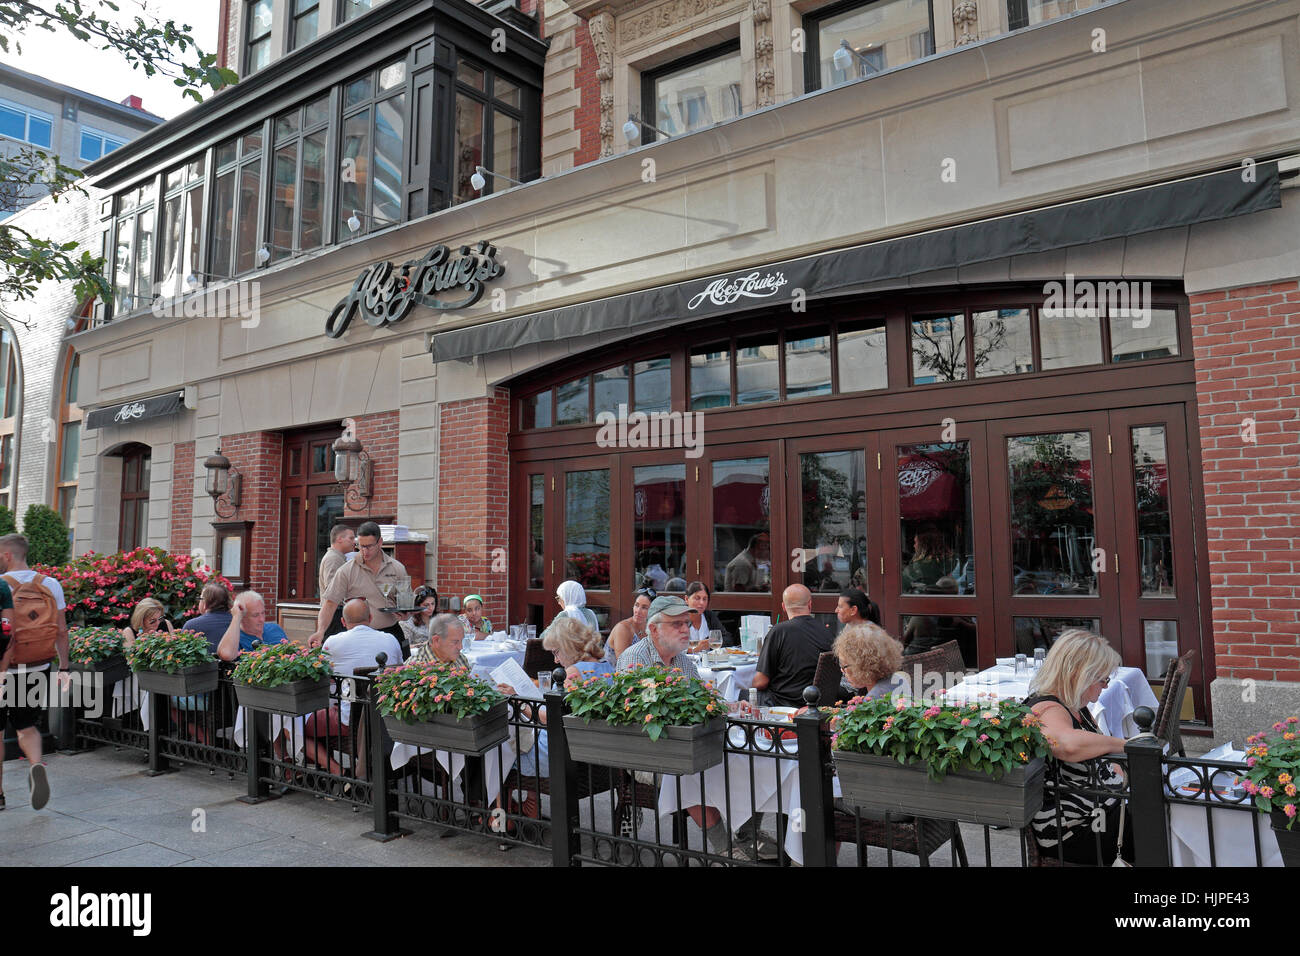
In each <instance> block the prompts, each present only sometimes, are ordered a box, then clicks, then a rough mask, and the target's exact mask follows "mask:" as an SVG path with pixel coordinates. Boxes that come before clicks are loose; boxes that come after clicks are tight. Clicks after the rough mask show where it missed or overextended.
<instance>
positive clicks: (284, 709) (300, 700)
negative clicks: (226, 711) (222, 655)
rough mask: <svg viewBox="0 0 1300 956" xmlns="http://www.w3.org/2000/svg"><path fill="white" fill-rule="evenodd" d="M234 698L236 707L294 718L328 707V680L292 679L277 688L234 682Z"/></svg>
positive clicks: (324, 678) (326, 678) (323, 678)
mask: <svg viewBox="0 0 1300 956" xmlns="http://www.w3.org/2000/svg"><path fill="white" fill-rule="evenodd" d="M235 697H236V698H238V700H239V706H240V707H251V708H252V709H253V710H265V711H269V712H270V713H273V714H283V715H285V716H286V717H298V716H301V715H302V714H311V713H315V712H316V711H318V710H321V709H323V708H325V707H327V706H329V702H330V679H329V678H328V677H322V678H320V679H319V680H310V679H309V680H296V681H291V682H289V683H288V684H281V685H280V686H278V687H256V686H254V685H252V684H242V683H240V682H239V681H236V682H235Z"/></svg>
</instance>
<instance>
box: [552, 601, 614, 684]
mask: <svg viewBox="0 0 1300 956" xmlns="http://www.w3.org/2000/svg"><path fill="white" fill-rule="evenodd" d="M555 600H556V601H558V602H559V604H560V608H561V611H560V613H559V614H557V615H555V617H554V618H553V619H552V620H551V624H550V627H547V628H546V630H544V631H542V646H543V647H545V646H546V635H547V634H549V633H550V631H551V628H552V627H555V623H556V621H562V620H563V619H564V618H566V617H568V618H572V619H573V620H575V621H577V622H578V623H579V624H585V625H587V627H589V628H591V630H592V633H594V634H595V635H596V637H598V638H599V637H600V622H599V621H598V620H596V615H595V612H593V611H592V610H591V608H589V607H587V592H586V591H585V590H583V587H582V585H581V584H579V583H578V582H577V581H561V582H560V586H559V587H558V588H556V589H555ZM609 651H610V649H609V648H608V647H606V649H605V656H606V658H607V659H609V661H610V663H611V664H612V663H614V661H615V660H617V658H612V659H611V658H610V657H609Z"/></svg>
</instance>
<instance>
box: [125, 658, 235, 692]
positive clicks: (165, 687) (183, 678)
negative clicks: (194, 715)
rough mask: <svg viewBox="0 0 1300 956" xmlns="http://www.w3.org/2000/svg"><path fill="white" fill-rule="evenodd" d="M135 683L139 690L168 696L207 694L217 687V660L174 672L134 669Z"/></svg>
mask: <svg viewBox="0 0 1300 956" xmlns="http://www.w3.org/2000/svg"><path fill="white" fill-rule="evenodd" d="M135 679H136V683H137V684H139V685H140V689H141V690H147V691H149V692H150V693H151V694H167V695H168V696H169V697H188V696H190V695H191V694H207V693H210V692H212V691H214V690H216V689H217V662H216V661H212V662H211V663H210V664H195V665H193V666H192V667H183V668H181V669H180V670H178V671H177V672H176V673H175V674H168V673H167V672H166V671H136V672H135Z"/></svg>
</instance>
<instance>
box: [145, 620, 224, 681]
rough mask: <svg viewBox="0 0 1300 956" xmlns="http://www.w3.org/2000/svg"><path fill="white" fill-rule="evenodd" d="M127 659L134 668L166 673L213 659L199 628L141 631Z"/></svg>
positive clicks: (209, 662)
mask: <svg viewBox="0 0 1300 956" xmlns="http://www.w3.org/2000/svg"><path fill="white" fill-rule="evenodd" d="M126 659H127V663H129V664H130V665H131V670H133V671H162V672H163V673H165V674H175V673H176V672H178V671H181V670H184V669H185V668H186V667H194V666H195V665H197V664H211V663H214V662H215V661H216V658H215V657H213V656H212V648H211V647H210V646H209V645H208V639H207V638H206V637H204V636H203V635H202V634H200V633H199V632H198V631H154V632H152V633H150V634H141V635H139V636H138V637H137V638H136V639H135V642H134V643H132V645H131V649H130V650H129V651H127V654H126Z"/></svg>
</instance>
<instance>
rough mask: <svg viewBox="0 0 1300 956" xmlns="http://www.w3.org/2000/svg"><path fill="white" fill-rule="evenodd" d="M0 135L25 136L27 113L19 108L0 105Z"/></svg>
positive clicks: (20, 137)
mask: <svg viewBox="0 0 1300 956" xmlns="http://www.w3.org/2000/svg"><path fill="white" fill-rule="evenodd" d="M0 136H8V137H10V138H11V139H26V138H27V114H26V113H24V112H22V111H21V110H15V109H10V108H9V107H7V106H0Z"/></svg>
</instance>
